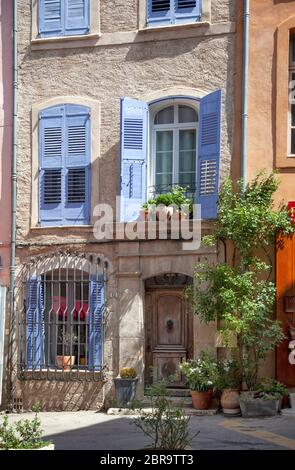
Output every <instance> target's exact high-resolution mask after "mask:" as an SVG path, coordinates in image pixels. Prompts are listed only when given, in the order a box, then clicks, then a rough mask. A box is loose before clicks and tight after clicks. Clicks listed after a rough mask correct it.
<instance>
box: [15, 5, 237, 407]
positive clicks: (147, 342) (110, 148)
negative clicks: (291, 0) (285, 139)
mask: <svg viewBox="0 0 295 470" xmlns="http://www.w3.org/2000/svg"><path fill="white" fill-rule="evenodd" d="M49 3H50V2H49ZM49 3H48V2H46V1H45V2H44V1H40V2H37V1H35V0H34V1H33V0H32V1H31V0H24V1H22V2H18V10H19V16H18V18H19V20H18V21H19V24H18V30H19V44H18V48H19V51H18V54H19V59H18V60H19V90H18V109H19V112H18V141H17V148H18V160H17V165H18V180H17V272H16V291H15V315H16V317H15V321H16V325H17V326H18V328H16V330H17V332H16V335H15V342H14V345H15V355H14V357H15V369H14V375H13V378H12V379H13V380H12V388H11V392H10V393H11V397H10V399H14V400H16V402H18V400H19V402H22V406H23V407H24V408H25V409H29V408H31V407H32V405H33V404H34V402H35V401H37V400H39V401H40V402H41V404H42V407H43V409H47V410H52V409H65V410H73V409H93V408H94V409H95V408H100V407H102V406H103V404H104V403H105V402H108V403H110V402H111V401H112V399H113V389H112V378H113V377H115V376H116V375H117V374H118V371H119V369H120V368H121V367H123V366H134V367H135V368H136V370H137V372H138V374H139V378H140V386H139V387H138V394H139V395H138V396H139V397H140V396H142V395H143V391H144V384H145V381H150V380H153V377H151V376H150V374H149V367H150V366H153V367H154V368H155V369H154V370H156V372H154V374H156V375H157V376H158V377H162V376H165V374H166V375H167V374H168V372H169V373H171V372H173V371H175V370H177V366H178V364H179V362H180V361H181V360H182V359H183V358H185V357H192V356H198V354H200V352H201V351H202V349H204V348H211V349H212V350H213V351H215V352H217V350H216V347H215V330H216V329H215V327H213V326H212V325H211V326H206V325H203V324H201V323H200V322H199V319H198V318H191V317H190V316H189V315H186V314H185V310H186V306H185V304H184V301H183V289H184V286H185V285H186V284H187V283H190V282H191V280H192V277H193V272H194V268H195V265H197V264H198V263H200V262H202V261H204V260H205V259H210V260H211V261H212V263H216V262H217V261H218V260H222V259H223V256H224V253H223V251H222V249H221V248H217V249H208V248H202V247H201V248H198V249H193V250H184V249H183V241H182V240H181V239H178V240H177V239H174V240H173V239H168V240H166V239H159V235H158V236H156V239H146V240H136V239H135V240H130V239H127V237H126V236H124V234H123V235H122V232H121V235H120V230H122V226H124V223H125V222H127V221H130V220H134V214H135V215H139V207H140V204H141V203H142V202H145V201H146V199H147V197H149V196H151V195H153V194H154V193H157V192H158V191H159V188H158V186H157V185H163V186H165V185H166V186H167V187H172V186H173V184H180V183H186V181H184V179H183V178H184V175H186V176H187V177H188V175H189V174H190V175H192V176H191V179H190V180H189V182H190V183H191V192H192V193H194V194H195V193H198V191H199V189H198V184H199V185H200V184H201V179H198V178H199V177H198V175H197V176H196V170H197V168H199V170H200V171H203V166H202V165H205V164H207V163H208V162H209V167H210V162H211V160H210V159H211V156H212V155H211V156H210V154H209V157H206V158H207V160H204V158H203V157H204V155H203V157H202V158H203V160H202V159H201V154H200V152H202V151H203V150H204V145H205V144H204V139H205V137H206V136H205V132H206V129H207V132H208V133H209V134H210V130H212V129H213V130H212V132H213V134H210V135H209V134H208V135H209V137H208V136H207V138H208V139H209V141H208V142H207V146H208V147H210V145H213V147H214V145H215V148H216V149H217V150H216V152H217V154H216V155H215V156H214V158H215V160H214V165H215V164H216V165H217V166H216V167H214V168H215V170H214V171H215V173H214V174H215V176H216V179H218V175H219V174H220V179H222V178H223V177H224V176H225V175H227V174H229V172H230V165H231V155H232V144H233V131H234V113H233V109H234V107H233V96H234V70H235V48H236V43H235V31H236V23H235V21H236V2H235V1H234V0H203V1H200V2H199V1H193V2H184V3H185V4H184V5H182V4H181V2H180V5H178V7H175V8H174V6H172V4H173V5H174V3H177V2H172V1H171V4H169V6H167V5H166V4H167V2H152V6H150V3H151V2H147V1H146V0H124V1H121V0H112V1H110V0H90V1H89V2H88V1H78V2H73V4H74V6H75V8H77V9H78V10H79V8H82V10H83V15H84V16H83V15H82V16H83V18H82V20H81V21H80V23H79V22H78V23H75V22H74V21H70V20H71V18H72V17H71V16H70V15H69V17H67V14H69V12H66V11H65V10H64V7H63V5H64V2H59V1H56V2H51V3H50V7H48V5H49ZM160 3H161V4H162V7H163V8H162V7H161V8H162V9H161V8H159V7H158V4H160ZM168 3H169V2H168ZM46 4H47V7H48V10H46ZM81 5H82V7H81ZM163 5H164V6H163ZM148 7H149V8H148ZM180 7H182V8H180ZM78 10H76V11H78ZM73 11H74V12H75V9H74V10H73ZM42 15H44V16H42ZM220 97H221V120H220V122H219V119H220V112H219V110H220V107H219V102H220ZM134 100H136V101H134ZM206 110H207V111H206ZM210 113H211V114H210ZM214 113H215V115H214ZM210 116H213V121H214V122H213V124H212V121H211V123H210ZM206 119H207V121H206ZM138 122H139V124H138ZM206 122H207V127H206ZM138 125H139V126H141V127H140V130H139V131H138V127H137V128H136V126H138ZM132 126H133V127H132ZM210 126H211V127H210ZM212 126H213V127H212ZM81 129H82V130H81ZM130 129H131V130H130ZM219 131H220V132H219ZM214 132H216V136H215V134H214ZM201 134H202V136H203V144H204V145H203V147H202V138H201ZM120 136H121V137H120ZM219 136H220V141H219ZM210 138H211V139H213V140H212V141H210ZM65 139H66V142H65ZM136 139H141V145H139V146H136V144H135V143H134V142H135V141H136ZM214 139H216V142H215V141H214ZM81 142H82V143H81ZM220 149H221V150H220ZM161 152H162V153H163V152H164V153H165V156H164V157H163V158H164V159H166V160H165V161H166V163H163V161H162V163H161V162H160V155H161ZM181 152H188V153H186V156H185V157H184V158H186V163H185V164H184V166H183V167H182V166H181V165H182V163H181V162H180V160H179V158H180V157H179V155H180V154H181ZM219 152H220V156H219ZM211 153H212V152H211ZM196 154H197V156H196ZM199 154H200V155H199ZM172 155H173V156H172ZM192 155H193V158H190V157H191V156H192ZM198 155H199V156H198ZM205 155H206V152H205ZM208 158H209V159H208ZM130 161H131V163H130ZM167 162H168V163H167ZM199 162H200V163H199ZM204 162H205V163H204ZM206 162H207V163H206ZM216 162H217V163H216ZM219 164H220V165H219ZM219 166H220V172H219V171H218V167H219ZM159 168H160V169H159ZM181 168H182V170H181ZM145 169H147V171H146V172H145ZM138 172H140V180H138V179H137V180H135V178H136V177H138V174H139V173H138ZM197 172H198V170H197ZM126 174H128V177H127V178H129V179H127V180H126ZM81 175H82V176H81ZM136 175H137V176H136ZM132 178H134V180H132V181H133V183H134V187H133V186H132V184H133V183H132V182H131V179H132ZM195 178H196V180H195ZM126 181H127V182H126ZM128 184H130V185H131V186H132V189H130V187H129V186H128ZM216 184H217V183H216ZM215 190H216V188H215ZM81 192H83V195H82V196H81ZM213 192H214V191H213ZM120 194H123V195H124V196H125V204H123V205H121V216H120V223H119V225H118V226H117V229H116V233H117V232H118V236H117V237H116V239H111V238H108V239H107V240H98V239H97V238H96V237H95V236H94V232H93V227H94V224H95V223H96V222H97V220H98V217H97V216H98V209H97V208H96V206H97V205H98V204H109V205H110V206H111V207H112V208H113V209H115V208H116V196H119V195H120ZM199 195H200V191H199ZM208 195H209V196H210V197H211V193H210V191H209V192H208ZM215 196H216V195H215V194H212V197H213V199H214V197H215ZM210 197H209V198H208V199H210ZM64 198H67V201H66V202H65V200H64ZM126 200H127V202H126ZM206 201H207V199H206ZM206 201H205V203H204V204H205V206H206V204H207V202H206ZM199 202H200V200H199ZM208 204H209V205H208V208H207V209H208V212H206V211H205V212H204V215H203V220H202V232H203V233H205V232H206V231H210V223H211V222H210V220H207V219H211V218H214V213H213V214H212V210H213V212H214V209H212V207H213V206H210V201H209V202H208ZM207 209H206V210H207ZM210 211H211V212H210ZM135 219H136V217H135ZM120 227H121V229H120ZM168 238H169V237H168ZM40 312H41V313H40ZM30 315H31V316H30ZM41 323H42V324H41ZM192 325H193V327H192ZM60 335H61V337H62V338H61V339H60ZM169 335H170V336H169ZM68 336H70V344H69V345H68V342H67V337H68ZM67 346H69V348H70V350H69V352H68V354H66V349H67ZM58 353H59V355H64V356H65V355H70V356H75V358H74V362H73V363H72V364H71V365H70V366H69V368H70V370H69V371H68V370H66V369H67V366H65V365H62V366H60V365H59V363H58V361H57V359H56V356H57V355H58ZM102 367H104V369H105V371H106V372H105V379H104V381H102V380H101V378H102V376H101V368H102ZM8 398H9V397H8ZM8 398H7V399H8Z"/></svg>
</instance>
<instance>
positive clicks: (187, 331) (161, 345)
mask: <svg viewBox="0 0 295 470" xmlns="http://www.w3.org/2000/svg"><path fill="white" fill-rule="evenodd" d="M192 354H193V346H192V315H191V314H189V313H188V312H187V311H186V307H185V303H184V301H183V290H182V289H179V290H155V291H150V292H147V294H146V380H147V382H148V383H151V382H152V381H157V380H160V379H170V378H171V376H174V381H173V382H171V386H172V385H173V386H182V385H183V383H182V377H181V375H180V373H179V365H180V363H181V362H182V361H184V360H186V359H188V358H190V357H191V356H192Z"/></svg>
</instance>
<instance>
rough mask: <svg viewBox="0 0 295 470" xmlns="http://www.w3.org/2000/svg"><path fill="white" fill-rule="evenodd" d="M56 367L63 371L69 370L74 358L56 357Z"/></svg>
mask: <svg viewBox="0 0 295 470" xmlns="http://www.w3.org/2000/svg"><path fill="white" fill-rule="evenodd" d="M56 362H57V367H58V368H59V369H63V370H70V369H71V366H73V365H74V364H75V356H56Z"/></svg>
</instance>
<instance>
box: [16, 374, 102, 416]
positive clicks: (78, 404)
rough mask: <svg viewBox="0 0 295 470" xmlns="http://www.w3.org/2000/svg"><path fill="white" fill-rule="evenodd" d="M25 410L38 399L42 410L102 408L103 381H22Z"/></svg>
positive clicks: (31, 406) (29, 408)
mask: <svg viewBox="0 0 295 470" xmlns="http://www.w3.org/2000/svg"><path fill="white" fill-rule="evenodd" d="M21 391H22V398H23V408H24V410H31V409H32V408H33V406H34V405H35V404H36V402H37V401H39V402H40V405H41V409H42V411H77V410H100V409H102V407H103V401H104V393H103V383H102V382H62V381H60V382H48V381H42V382H41V381H38V380H28V381H25V380H24V381H23V382H21Z"/></svg>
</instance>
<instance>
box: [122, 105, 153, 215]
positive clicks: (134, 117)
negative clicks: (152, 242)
mask: <svg viewBox="0 0 295 470" xmlns="http://www.w3.org/2000/svg"><path fill="white" fill-rule="evenodd" d="M147 117H148V106H147V104H146V103H144V102H143V101H138V100H134V99H130V98H124V99H122V100H121V213H120V220H121V222H129V221H133V220H137V219H138V217H139V211H140V208H141V205H142V203H143V202H145V201H146V194H147V188H146V165H147V125H148V120H147Z"/></svg>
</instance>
